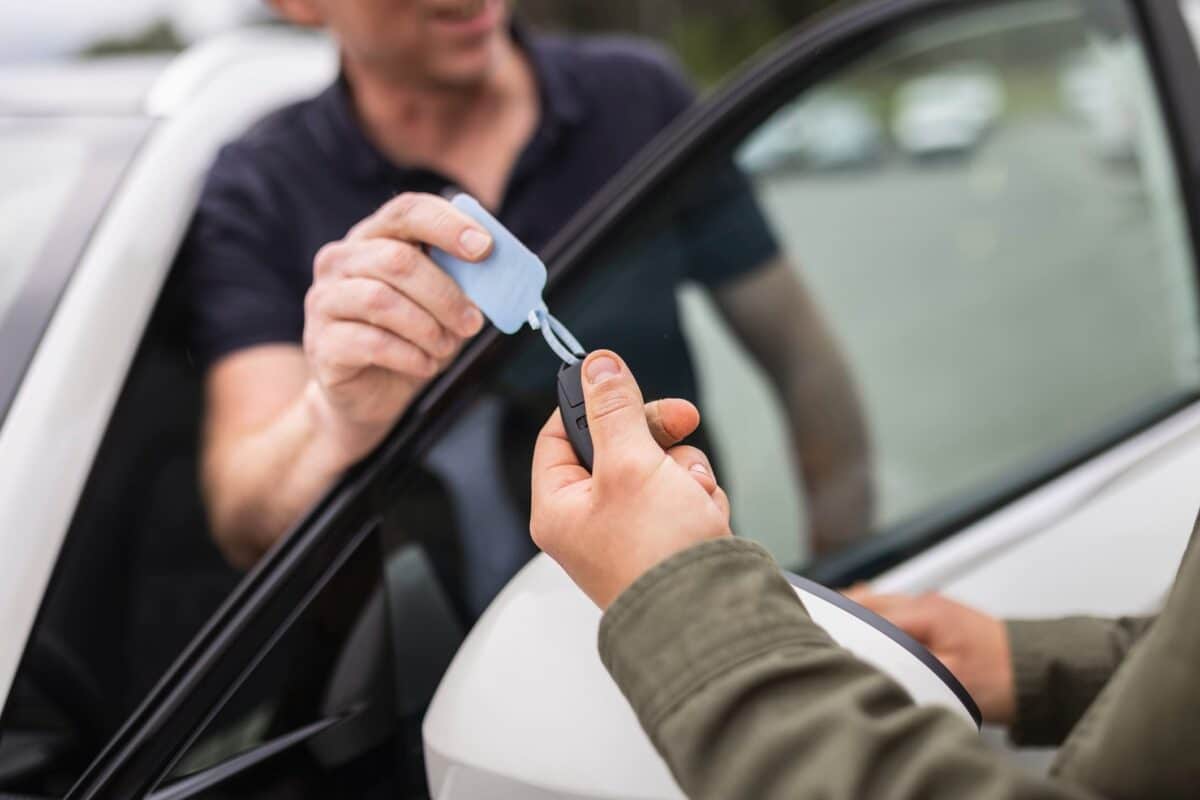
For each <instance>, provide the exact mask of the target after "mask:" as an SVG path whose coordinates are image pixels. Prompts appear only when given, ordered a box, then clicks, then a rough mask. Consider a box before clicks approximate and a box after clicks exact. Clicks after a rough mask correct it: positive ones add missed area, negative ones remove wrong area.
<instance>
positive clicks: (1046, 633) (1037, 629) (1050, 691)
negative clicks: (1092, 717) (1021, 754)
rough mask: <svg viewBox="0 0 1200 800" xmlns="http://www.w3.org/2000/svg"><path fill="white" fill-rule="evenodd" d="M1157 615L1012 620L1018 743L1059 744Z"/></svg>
mask: <svg viewBox="0 0 1200 800" xmlns="http://www.w3.org/2000/svg"><path fill="white" fill-rule="evenodd" d="M1154 619H1155V618H1154V617H1125V618H1122V619H1115V620H1112V619H1097V618H1095V617H1066V618H1063V619H1050V620H1010V621H1009V622H1007V623H1006V625H1007V627H1008V641H1009V645H1010V647H1011V650H1012V667H1013V679H1014V683H1015V684H1016V700H1017V703H1016V719H1015V720H1014V722H1013V724H1012V726H1011V728H1010V730H1009V736H1010V737H1011V739H1012V741H1013V742H1014V743H1016V744H1019V745H1041V746H1047V745H1059V744H1062V742H1063V740H1064V739H1066V737H1067V734H1068V733H1070V732H1071V729H1072V728H1074V727H1075V724H1076V723H1077V722H1079V720H1080V718H1081V717H1082V716H1083V712H1085V711H1087V708H1088V706H1090V705H1091V704H1092V701H1093V700H1095V699H1096V696H1097V695H1098V694H1100V690H1101V689H1103V688H1104V686H1105V684H1107V683H1108V681H1109V679H1110V678H1112V676H1113V673H1115V672H1116V671H1117V668H1118V667H1119V666H1120V665H1121V662H1122V661H1124V660H1125V657H1126V655H1128V654H1129V651H1130V649H1132V647H1133V645H1134V644H1135V643H1136V642H1137V641H1138V640H1139V639H1141V638H1142V636H1143V635H1144V634H1145V633H1146V631H1147V630H1149V629H1150V625H1151V623H1152V622H1153V621H1154Z"/></svg>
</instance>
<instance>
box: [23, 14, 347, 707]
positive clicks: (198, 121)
mask: <svg viewBox="0 0 1200 800" xmlns="http://www.w3.org/2000/svg"><path fill="white" fill-rule="evenodd" d="M241 44H242V46H243V50H242V54H241V57H240V59H238V60H234V59H233V57H232V56H229V57H228V60H222V62H221V68H220V69H219V70H216V71H215V72H214V74H211V75H209V79H208V80H205V81H201V80H199V79H194V80H192V81H191V82H190V83H189V86H190V87H191V91H192V92H193V94H192V95H191V97H190V98H189V100H188V102H187V103H180V104H179V105H178V107H177V108H176V109H175V113H174V115H173V116H172V117H170V118H168V119H164V120H162V121H161V122H159V124H158V126H157V127H156V129H155V130H154V131H153V132H152V133H151V134H150V136H149V137H148V139H147V141H146V143H145V145H144V147H143V148H142V150H141V152H140V153H139V154H138V155H137V156H136V157H135V159H134V162H133V164H132V165H131V167H130V168H129V170H128V172H127V174H126V176H125V178H124V180H123V182H122V185H121V187H120V189H119V190H118V194H117V196H116V198H115V199H114V201H113V202H112V204H111V206H110V207H109V208H108V210H107V212H106V213H105V215H104V217H103V219H102V220H101V222H100V224H99V226H98V228H97V230H96V231H95V233H94V235H93V237H92V239H91V241H90V242H89V244H88V246H87V249H86V251H85V253H84V255H83V257H82V258H81V260H80V262H79V265H78V267H77V268H76V271H75V274H74V275H73V277H72V279H71V282H70V284H69V286H68V288H67V290H66V292H65V293H64V295H63V297H62V300H61V301H60V303H59V306H58V308H57V310H56V312H55V315H54V318H53V320H52V322H51V323H50V326H49V328H48V329H47V330H46V332H45V334H44V336H43V337H42V340H41V342H40V344H39V346H38V350H37V352H36V354H35V355H34V358H33V361H32V362H31V363H30V365H29V368H28V370H27V372H26V376H25V379H24V381H23V383H22V385H21V387H20V390H19V391H18V393H17V395H16V397H15V398H14V400H13V403H12V406H11V408H10V409H9V413H8V415H7V417H6V418H5V420H4V424H3V427H2V428H0V531H3V532H4V534H3V536H4V549H5V558H3V559H0V585H3V586H5V587H8V588H7V589H6V591H5V593H4V595H3V597H2V598H0V629H2V630H4V631H6V635H5V637H4V639H3V641H0V697H4V696H6V695H7V693H8V689H9V686H10V685H11V682H12V678H13V675H14V674H15V672H16V669H17V664H18V662H19V660H20V657H21V653H22V651H23V649H24V645H25V640H26V638H27V636H28V633H29V630H30V629H31V627H32V625H33V621H34V618H35V615H36V614H37V611H38V607H39V605H40V602H41V598H42V595H43V593H44V591H45V587H46V584H47V581H48V580H49V576H50V571H51V569H52V568H53V566H54V562H55V558H56V557H57V554H58V551H59V547H60V545H61V543H62V538H63V536H64V535H65V533H66V530H67V526H68V525H69V524H70V521H71V516H72V513H73V511H74V508H75V504H76V502H77V500H78V497H79V492H80V491H81V489H82V487H83V483H84V481H85V479H86V478H87V474H88V470H89V468H90V466H91V463H92V458H93V457H94V455H95V453H96V448H97V447H98V446H99V442H100V438H101V436H102V435H103V433H104V430H105V427H106V424H107V421H108V417H109V414H110V413H111V410H112V407H113V404H114V403H115V402H116V398H117V394H118V392H119V391H120V388H121V386H122V384H123V382H124V378H125V373H126V371H127V370H128V367H129V364H130V362H131V360H132V358H133V354H134V352H135V351H136V349H137V346H138V343H139V341H140V338H141V334H142V330H143V329H144V327H145V324H146V321H147V319H148V318H149V315H150V312H151V310H152V309H153V308H154V304H155V302H156V300H157V297H158V294H159V291H160V289H161V288H162V285H163V282H164V281H165V279H166V276H167V272H168V270H169V269H170V266H171V263H172V260H173V257H174V253H175V251H176V249H177V248H178V246H179V242H180V241H181V239H182V237H183V234H184V231H185V230H186V228H187V224H188V222H189V220H190V219H191V215H192V210H193V207H194V204H195V199H196V197H197V195H198V194H199V191H200V186H201V183H202V181H203V178H204V175H205V173H206V171H207V169H208V167H209V164H210V163H211V161H212V159H213V157H214V156H215V155H216V152H217V148H218V147H219V146H220V145H221V144H222V143H223V142H225V141H227V140H229V139H230V138H232V137H234V136H235V135H237V134H238V133H239V132H241V131H243V130H245V128H246V127H248V126H249V125H250V124H251V123H252V122H253V121H254V120H256V119H257V118H259V117H261V116H262V115H263V114H265V113H266V112H267V111H269V110H271V109H273V108H277V107H278V106H280V105H282V104H284V103H286V102H289V101H291V100H294V99H298V98H300V97H303V96H306V95H310V94H312V93H314V92H315V91H316V90H317V89H319V87H321V86H322V85H324V84H325V83H327V82H328V81H329V80H330V79H331V77H332V75H333V74H334V70H335V61H334V57H333V52H332V49H331V48H330V47H329V46H328V44H327V43H324V42H322V41H314V40H313V39H311V38H310V37H290V39H289V41H288V42H287V43H286V44H285V43H284V42H283V41H282V40H281V39H280V38H279V37H278V36H277V35H275V34H272V35H270V36H268V37H266V38H265V39H263V40H262V41H261V42H257V44H256V40H255V39H254V37H245V36H243V37H241ZM260 45H261V46H260ZM165 77H166V78H167V79H168V81H169V80H170V71H169V70H168V72H167V73H166V75H165Z"/></svg>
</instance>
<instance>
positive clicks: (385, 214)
mask: <svg viewBox="0 0 1200 800" xmlns="http://www.w3.org/2000/svg"><path fill="white" fill-rule="evenodd" d="M377 237H387V238H391V239H399V240H401V241H404V242H415V243H417V244H422V245H433V246H434V247H439V248H441V249H442V250H445V251H446V252H447V253H450V254H451V255H453V256H457V257H458V258H461V259H463V260H464V261H480V260H482V259H483V258H485V257H487V255H488V253H490V252H491V250H492V236H491V234H489V233H488V232H487V229H485V228H484V227H483V226H482V225H480V224H479V223H478V222H476V221H475V220H473V219H471V218H470V217H469V216H467V215H466V214H464V213H463V212H461V211H459V210H458V209H457V208H455V207H454V206H453V205H452V204H451V203H450V201H448V200H446V199H444V198H441V197H438V196H437V195H434V194H420V193H416V192H406V193H404V194H401V195H398V196H397V197H394V198H392V199H391V200H389V201H388V202H387V203H385V204H384V205H383V206H382V207H381V208H380V209H379V210H378V211H376V212H375V213H374V214H372V215H371V216H369V217H367V218H366V219H365V220H363V221H362V222H360V223H358V224H357V225H355V226H354V227H353V228H352V229H351V230H350V233H349V235H348V236H347V237H346V238H348V239H372V238H377Z"/></svg>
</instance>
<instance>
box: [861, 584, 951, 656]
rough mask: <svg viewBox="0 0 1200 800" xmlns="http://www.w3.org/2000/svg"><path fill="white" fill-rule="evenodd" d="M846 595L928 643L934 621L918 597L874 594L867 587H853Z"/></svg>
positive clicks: (917, 638) (915, 637)
mask: <svg viewBox="0 0 1200 800" xmlns="http://www.w3.org/2000/svg"><path fill="white" fill-rule="evenodd" d="M845 595H846V596H847V597H849V598H850V599H851V600H853V601H854V602H856V603H858V604H859V605H860V606H862V607H863V608H866V609H868V610H870V611H874V612H875V613H876V614H878V615H879V616H881V617H883V618H884V619H886V620H887V621H888V622H890V623H892V624H893V625H895V626H896V627H897V628H899V629H900V630H902V631H904V632H905V633H907V634H908V635H909V636H912V637H913V638H914V639H916V640H918V641H920V642H922V643H924V644H927V643H928V642H929V639H930V636H931V634H932V632H933V628H934V621H933V619H932V617H931V616H930V614H929V611H928V608H927V607H926V606H925V605H923V604H922V603H921V602H920V600H919V599H918V598H915V597H909V596H908V595H903V594H874V593H872V592H871V591H870V590H869V589H867V588H865V587H859V586H856V587H852V588H851V590H850V591H847V592H845Z"/></svg>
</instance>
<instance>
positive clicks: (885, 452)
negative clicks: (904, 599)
mask: <svg viewBox="0 0 1200 800" xmlns="http://www.w3.org/2000/svg"><path fill="white" fill-rule="evenodd" d="M754 119H760V120H762V122H760V123H757V124H756V123H755V122H754ZM731 127H732V128H733V129H736V130H741V131H744V133H739V134H736V135H734V134H732V133H731V134H729V135H728V136H727V137H725V138H724V141H718V140H720V139H722V136H723V135H720V134H719V135H717V136H715V137H714V138H713V140H712V141H709V142H707V144H706V145H705V146H701V147H700V148H699V150H698V151H697V153H696V154H695V155H694V156H693V157H692V158H691V159H690V160H689V161H688V162H687V163H686V164H684V165H683V166H682V168H681V169H679V170H677V171H676V172H674V173H671V175H670V176H668V177H667V178H666V179H664V180H663V181H662V182H660V183H659V184H657V185H656V186H654V187H653V189H652V191H650V192H649V194H648V195H647V197H646V199H645V200H644V201H643V202H641V203H640V204H638V205H637V206H635V207H634V208H633V209H631V210H630V211H629V212H628V214H627V216H626V217H625V219H626V220H627V221H626V222H625V223H622V224H620V225H618V226H616V227H615V228H614V229H612V230H611V231H609V233H608V234H607V235H606V236H605V238H604V239H603V240H602V241H601V242H599V243H598V244H597V245H596V246H593V247H592V248H591V249H590V250H589V251H588V253H587V254H586V255H585V256H584V257H583V260H582V263H577V264H576V265H575V266H574V268H573V270H572V272H571V273H570V275H569V276H568V280H567V282H566V284H565V285H564V286H563V287H562V289H561V290H560V291H559V292H558V293H557V294H556V296H555V297H554V298H553V302H552V306H553V308H554V310H555V312H556V313H557V314H558V315H559V316H560V317H561V318H562V319H563V320H564V321H565V322H567V324H568V325H569V326H570V327H571V329H572V330H573V331H574V332H575V333H576V334H577V335H578V336H579V338H580V339H581V340H582V341H583V343H584V344H585V345H586V346H588V347H610V348H613V349H615V350H617V351H618V352H620V353H622V354H623V355H624V356H625V357H626V358H627V360H628V361H629V362H630V364H631V365H632V367H633V369H634V370H635V372H636V373H637V374H638V376H639V378H640V379H641V381H642V384H643V387H644V389H645V391H646V394H647V396H648V397H651V398H652V397H662V396H669V395H673V396H683V397H688V398H691V399H694V400H696V401H697V402H698V404H699V405H700V408H701V411H702V414H703V416H704V424H703V426H702V430H701V432H700V434H699V435H698V436H697V437H696V443H698V444H700V445H701V446H703V447H705V448H707V449H709V450H711V452H712V454H713V456H714V459H715V463H716V467H717V470H718V476H719V478H720V479H721V481H722V483H723V484H724V485H725V486H726V487H727V489H728V490H729V491H730V494H731V497H732V502H733V509H734V519H735V530H736V531H737V532H738V533H739V534H740V535H742V536H749V537H754V538H757V539H759V540H761V541H762V542H764V543H765V544H766V545H767V546H768V547H769V548H770V549H771V550H772V551H773V552H774V553H775V554H776V555H777V556H778V557H779V558H780V560H781V561H782V562H783V563H785V564H786V565H788V566H791V567H796V568H801V569H806V570H808V571H810V572H814V573H816V574H818V575H822V576H825V577H828V578H830V579H832V580H837V579H849V578H851V577H856V576H862V575H864V574H869V573H870V572H871V571H878V570H879V569H881V568H882V567H883V566H886V565H887V564H888V563H893V562H894V561H895V560H897V559H899V558H902V557H904V556H906V555H908V554H911V553H913V552H915V551H916V550H919V549H920V548H921V547H924V546H927V545H928V544H929V543H930V542H931V541H934V540H936V539H937V538H939V537H941V536H944V535H946V534H947V533H949V532H951V531H953V530H955V529H957V528H959V527H961V526H962V525H963V524H965V523H966V522H967V521H969V520H971V519H973V518H976V517H978V516H980V515H981V514H984V513H986V512H987V511H988V510H990V509H992V508H994V507H996V506H997V504H999V503H1001V502H1003V501H1004V500H1006V499H1008V498H1011V497H1013V496H1015V495H1016V494H1019V493H1020V492H1022V491H1025V490H1027V489H1028V488H1030V487H1031V486H1035V485H1037V484H1038V483H1040V482H1043V481H1045V480H1046V479H1048V478H1049V477H1050V476H1052V475H1054V474H1057V473H1058V472H1060V471H1062V470H1063V469H1065V468H1067V467H1068V466H1069V465H1071V464H1072V463H1075V462H1076V461H1078V460H1079V459H1080V458H1083V457H1086V456H1087V455H1089V454H1091V453H1094V452H1096V451H1097V450H1098V449H1099V448H1102V447H1103V446H1105V445H1106V444H1108V443H1111V442H1113V441H1117V440H1119V439H1120V438H1122V437H1123V436H1126V435H1128V434H1129V433H1130V432H1132V431H1134V430H1137V429H1138V428H1140V427H1142V426H1144V425H1146V424H1147V423H1148V422H1149V421H1150V420H1153V419H1157V418H1159V417H1161V416H1162V415H1163V414H1164V413H1166V411H1167V410H1169V409H1171V408H1173V407H1176V406H1178V404H1180V403H1181V402H1183V401H1185V400H1186V399H1187V398H1190V397H1193V396H1194V394H1195V391H1196V389H1197V386H1198V384H1200V373H1198V367H1197V358H1196V356H1197V352H1198V347H1200V342H1198V340H1197V326H1196V307H1195V297H1196V287H1195V282H1194V276H1193V269H1192V254H1191V251H1190V248H1189V244H1188V232H1187V224H1186V220H1185V217H1184V214H1183V211H1182V207H1181V204H1180V201H1179V198H1178V195H1177V176H1176V172H1175V166H1174V163H1173V161H1172V153H1171V150H1170V148H1169V146H1168V142H1167V138H1166V135H1165V133H1164V126H1163V120H1162V115H1161V112H1160V109H1159V108H1158V105H1157V98H1156V93H1155V89H1154V84H1153V81H1152V79H1151V76H1150V72H1149V69H1148V67H1147V65H1146V61H1145V57H1144V53H1143V52H1142V51H1141V49H1140V45H1139V41H1138V38H1137V37H1136V35H1135V34H1134V28H1133V25H1132V23H1131V20H1130V19H1129V18H1128V17H1127V15H1126V14H1125V13H1124V6H1123V5H1121V4H1116V3H1087V4H1082V3H1077V2H1070V1H1069V0H1045V1H1039V2H1017V3H1006V4H1003V5H999V6H997V7H995V8H989V9H985V10H974V11H970V12H959V13H954V14H950V15H943V16H940V17H938V18H937V19H936V20H931V21H925V22H923V23H922V24H921V25H920V26H919V27H916V28H910V29H908V30H897V31H895V33H894V35H893V36H891V37H890V38H889V39H887V40H886V41H883V42H879V43H878V44H877V45H876V46H874V47H873V48H872V49H871V50H870V51H869V52H865V53H862V54H861V55H859V56H858V57H857V58H856V59H855V60H854V61H853V62H852V63H849V64H845V65H843V67H842V68H841V69H840V70H838V71H837V72H836V73H835V74H832V75H829V76H828V77H826V78H825V79H823V80H821V81H819V82H818V83H817V85H811V84H805V85H799V84H798V85H797V86H796V88H795V90H794V91H793V92H791V93H790V94H786V93H784V94H783V96H778V95H776V99H775V100H774V101H772V102H771V103H770V104H769V105H768V106H763V107H758V108H751V109H744V111H743V116H742V117H740V118H739V119H736V120H734V121H733V122H732V123H731ZM524 335H525V336H526V337H527V338H526V339H525V340H524V341H523V342H521V343H520V344H519V345H518V346H517V349H518V350H519V352H518V353H517V354H516V355H512V356H510V357H509V358H508V359H507V360H506V361H505V362H504V363H503V364H502V365H500V366H499V367H498V369H497V371H496V373H495V374H494V375H493V377H492V378H491V379H490V380H489V381H488V382H486V383H485V385H483V386H481V387H479V388H478V391H476V392H474V393H473V394H472V398H471V400H470V401H469V403H468V407H467V408H466V410H465V411H464V413H462V414H461V415H460V416H459V417H458V418H457V421H456V422H455V423H454V427H453V428H452V429H451V430H450V431H449V432H448V433H446V434H445V435H443V436H442V437H441V439H440V441H439V443H438V445H437V446H436V447H435V448H434V450H433V453H432V455H431V457H430V459H429V461H428V464H427V466H428V468H429V470H430V471H431V472H432V473H433V474H434V476H435V477H436V481H434V483H433V484H431V485H436V486H437V487H438V488H439V491H440V492H441V495H442V496H443V497H444V498H447V499H448V502H449V503H450V504H451V506H452V507H454V508H455V513H454V515H453V516H452V517H449V518H447V519H446V520H444V521H443V522H442V523H440V530H438V531H435V532H437V533H444V532H450V533H452V534H453V535H454V536H455V538H456V540H457V541H459V542H460V543H461V547H462V548H463V550H464V553H465V555H466V557H465V558H464V559H463V562H462V563H463V564H464V567H463V574H462V575H461V576H460V577H461V586H462V590H463V592H464V595H465V597H466V602H467V603H468V604H469V605H471V606H472V607H473V608H474V610H476V611H477V610H478V609H479V608H482V606H483V604H484V603H485V602H486V600H487V598H489V597H490V596H491V593H492V592H494V590H495V589H496V588H498V587H499V586H500V585H502V584H503V582H504V580H505V579H506V578H507V576H508V575H510V574H511V573H512V571H513V570H514V569H516V568H517V566H519V565H520V564H521V563H522V562H523V560H524V559H525V558H526V557H527V556H528V555H529V552H530V546H529V543H528V537H527V532H526V522H527V513H528V490H527V483H528V468H529V455H530V448H531V443H532V441H533V439H534V436H535V434H536V430H537V427H538V426H539V425H540V424H541V422H542V421H544V419H545V417H546V416H547V415H548V414H549V413H550V411H551V410H552V409H553V408H554V398H553V394H552V391H553V374H554V371H555V369H556V368H557V364H556V362H555V360H554V359H553V357H552V356H550V355H549V354H548V353H547V352H546V350H545V348H544V346H543V345H542V344H541V343H540V342H539V341H537V340H536V339H535V338H534V335H530V334H524ZM464 465H468V466H464ZM429 497H430V495H425V496H419V495H417V494H415V493H414V494H410V495H407V496H405V497H404V498H403V499H402V501H401V502H402V503H407V502H412V503H419V502H424V501H427V500H428V498H429Z"/></svg>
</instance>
